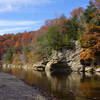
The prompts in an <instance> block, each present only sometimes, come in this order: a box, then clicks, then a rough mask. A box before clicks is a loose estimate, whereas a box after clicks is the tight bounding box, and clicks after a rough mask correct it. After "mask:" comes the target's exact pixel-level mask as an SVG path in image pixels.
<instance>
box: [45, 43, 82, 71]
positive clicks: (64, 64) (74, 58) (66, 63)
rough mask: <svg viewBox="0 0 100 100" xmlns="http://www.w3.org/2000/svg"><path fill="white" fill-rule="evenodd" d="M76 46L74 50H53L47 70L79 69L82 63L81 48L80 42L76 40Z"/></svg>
mask: <svg viewBox="0 0 100 100" xmlns="http://www.w3.org/2000/svg"><path fill="white" fill-rule="evenodd" d="M74 45H75V48H74V49H73V50H71V49H70V50H67V49H62V51H53V52H52V56H51V59H50V60H49V62H48V63H47V65H46V68H45V70H46V71H47V70H49V71H50V70H59V69H60V70H61V69H64V70H67V71H69V70H70V71H71V70H72V71H78V70H80V69H81V67H82V65H81V63H80V51H81V48H80V46H79V44H78V42H77V41H76V42H74Z"/></svg>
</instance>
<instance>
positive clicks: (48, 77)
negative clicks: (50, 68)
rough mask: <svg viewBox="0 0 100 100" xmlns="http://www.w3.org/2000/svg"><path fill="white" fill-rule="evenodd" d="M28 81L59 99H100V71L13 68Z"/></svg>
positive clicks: (21, 77) (15, 73)
mask: <svg viewBox="0 0 100 100" xmlns="http://www.w3.org/2000/svg"><path fill="white" fill-rule="evenodd" d="M10 73H11V74H13V75H16V76H17V77H19V78H20V79H22V80H24V81H25V82H26V83H28V84H31V85H36V86H38V87H40V88H43V89H45V90H47V91H48V92H49V93H50V94H53V95H54V96H56V97H57V98H58V100H100V73H94V74H91V73H79V74H78V73H74V72H72V73H55V72H54V73H53V72H52V73H50V72H46V73H45V72H37V71H33V70H27V71H25V70H18V69H17V70H13V69H12V70H11V71H10Z"/></svg>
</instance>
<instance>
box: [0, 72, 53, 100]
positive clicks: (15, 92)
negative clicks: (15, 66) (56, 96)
mask: <svg viewBox="0 0 100 100" xmlns="http://www.w3.org/2000/svg"><path fill="white" fill-rule="evenodd" d="M41 92H42V93H41ZM51 99H52V100H53V98H52V97H51V96H48V94H46V93H43V91H40V90H39V89H38V88H37V87H35V86H32V87H31V86H29V85H27V84H25V83H24V82H23V81H21V80H19V79H18V78H17V77H15V76H12V75H10V74H8V73H4V72H0V100H51Z"/></svg>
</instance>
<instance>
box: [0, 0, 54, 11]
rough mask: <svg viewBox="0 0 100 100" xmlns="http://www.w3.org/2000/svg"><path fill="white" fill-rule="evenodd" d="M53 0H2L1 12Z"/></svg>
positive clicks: (0, 3) (0, 1)
mask: <svg viewBox="0 0 100 100" xmlns="http://www.w3.org/2000/svg"><path fill="white" fill-rule="evenodd" d="M51 1H52V0H0V12H6V11H15V10H18V9H19V8H21V7H22V6H23V7H28V6H30V5H40V4H46V3H50V2H51Z"/></svg>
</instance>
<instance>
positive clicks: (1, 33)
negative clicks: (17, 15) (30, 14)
mask: <svg viewBox="0 0 100 100" xmlns="http://www.w3.org/2000/svg"><path fill="white" fill-rule="evenodd" d="M29 29H32V27H15V28H9V29H8V28H7V29H0V35H3V34H5V33H13V32H14V33H17V32H18V31H21V30H22V31H25V30H29Z"/></svg>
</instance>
